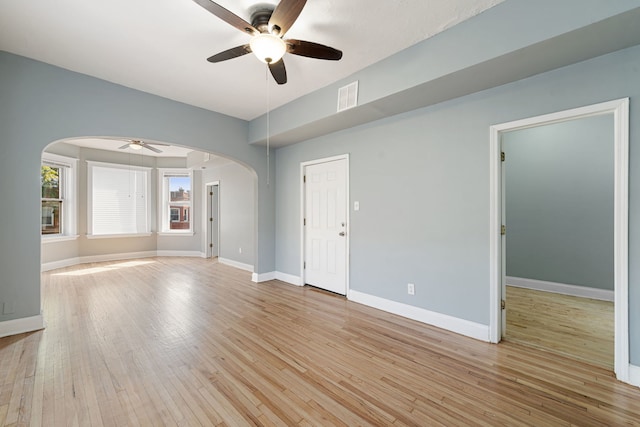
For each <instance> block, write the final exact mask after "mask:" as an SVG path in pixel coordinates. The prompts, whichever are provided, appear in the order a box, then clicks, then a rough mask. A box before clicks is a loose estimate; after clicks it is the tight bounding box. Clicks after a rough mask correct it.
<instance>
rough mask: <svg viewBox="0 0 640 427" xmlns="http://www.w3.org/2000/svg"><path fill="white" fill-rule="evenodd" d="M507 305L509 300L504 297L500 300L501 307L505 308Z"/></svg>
mask: <svg viewBox="0 0 640 427" xmlns="http://www.w3.org/2000/svg"><path fill="white" fill-rule="evenodd" d="M506 307H507V302H506V301H505V300H503V299H501V300H500V308H501V309H503V310H504V309H505V308H506Z"/></svg>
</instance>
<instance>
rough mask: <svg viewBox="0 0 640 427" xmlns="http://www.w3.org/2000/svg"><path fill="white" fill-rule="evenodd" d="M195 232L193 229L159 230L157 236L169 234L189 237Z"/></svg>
mask: <svg viewBox="0 0 640 427" xmlns="http://www.w3.org/2000/svg"><path fill="white" fill-rule="evenodd" d="M194 234H195V233H194V232H193V231H159V232H158V236H163V237H166V236H171V237H190V236H193V235H194Z"/></svg>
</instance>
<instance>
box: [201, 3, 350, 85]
mask: <svg viewBox="0 0 640 427" xmlns="http://www.w3.org/2000/svg"><path fill="white" fill-rule="evenodd" d="M194 1H195V2H196V3H198V4H199V5H200V6H202V7H203V8H205V9H207V10H208V11H209V12H211V13H213V14H214V15H215V16H217V17H218V18H220V19H222V20H223V21H225V22H226V23H228V24H229V25H231V26H233V27H235V28H237V29H239V30H240V31H242V32H243V33H247V34H249V35H250V36H252V38H251V40H250V41H249V43H248V44H245V45H242V46H237V47H234V48H231V49H228V50H225V51H223V52H220V53H218V54H216V55H213V56H211V57H209V58H207V61H209V62H214V63H215V62H221V61H226V60H227V59H232V58H237V57H238V56H242V55H246V54H248V53H254V54H255V55H256V57H258V59H259V60H260V61H262V62H264V63H266V64H267V65H268V66H269V70H270V71H271V75H272V76H273V78H274V79H275V81H276V82H277V83H278V84H281V85H282V84H285V83H286V82H287V70H286V68H285V66H284V61H283V60H282V56H283V55H284V54H285V53H291V54H294V55H300V56H306V57H308V58H317V59H327V60H331V61H338V60H340V58H342V52H341V51H339V50H338V49H334V48H332V47H329V46H325V45H322V44H318V43H313V42H308V41H304V40H294V39H283V37H284V35H285V34H286V32H287V31H288V30H289V28H291V26H292V25H293V23H294V22H295V21H296V19H298V16H299V15H300V12H302V8H303V7H304V5H305V4H306V3H307V1H306V0H281V1H280V3H278V5H277V6H276V7H275V8H274V7H273V6H272V5H269V4H266V5H259V6H258V7H256V8H255V10H254V11H253V13H252V14H251V23H250V24H249V23H248V22H247V21H245V20H244V19H242V18H240V17H239V16H237V15H235V14H233V13H232V12H230V11H228V10H227V9H225V8H224V7H222V6H220V5H219V4H217V3H215V2H213V1H210V0H194Z"/></svg>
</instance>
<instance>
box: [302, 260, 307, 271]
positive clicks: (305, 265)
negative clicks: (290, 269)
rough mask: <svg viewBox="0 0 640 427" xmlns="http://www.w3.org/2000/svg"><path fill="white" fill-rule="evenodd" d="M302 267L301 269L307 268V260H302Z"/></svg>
mask: <svg viewBox="0 0 640 427" xmlns="http://www.w3.org/2000/svg"><path fill="white" fill-rule="evenodd" d="M302 269H303V270H306V269H307V261H305V262H303V263H302Z"/></svg>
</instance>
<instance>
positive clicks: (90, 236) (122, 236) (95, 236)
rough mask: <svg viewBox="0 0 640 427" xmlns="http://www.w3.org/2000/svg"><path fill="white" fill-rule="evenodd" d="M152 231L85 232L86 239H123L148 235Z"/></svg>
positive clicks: (150, 234)
mask: <svg viewBox="0 0 640 427" xmlns="http://www.w3.org/2000/svg"><path fill="white" fill-rule="evenodd" d="M152 235H153V233H151V232H149V233H133V234H86V235H85V236H84V237H86V238H87V239H125V238H129V237H149V236H152Z"/></svg>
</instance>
